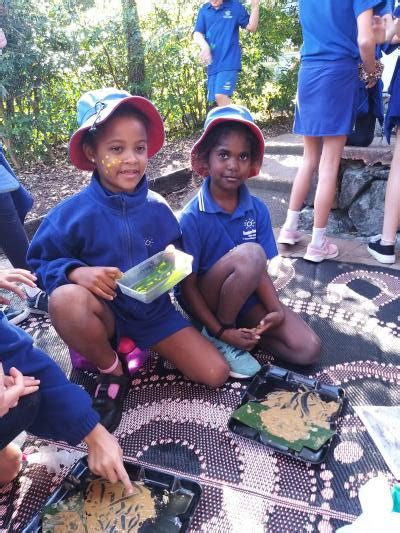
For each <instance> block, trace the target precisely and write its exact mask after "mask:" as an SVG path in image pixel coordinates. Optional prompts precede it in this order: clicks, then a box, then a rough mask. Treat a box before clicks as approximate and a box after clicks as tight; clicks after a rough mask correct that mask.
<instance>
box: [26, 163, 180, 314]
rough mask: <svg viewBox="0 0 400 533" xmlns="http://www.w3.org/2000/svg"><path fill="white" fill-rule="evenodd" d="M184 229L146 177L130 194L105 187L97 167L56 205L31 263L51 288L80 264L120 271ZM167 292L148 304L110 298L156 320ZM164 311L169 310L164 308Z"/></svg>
mask: <svg viewBox="0 0 400 533" xmlns="http://www.w3.org/2000/svg"><path fill="white" fill-rule="evenodd" d="M180 236H181V230H180V226H179V223H178V221H177V220H176V218H175V216H174V214H173V212H172V211H171V208H170V207H169V205H168V204H167V202H166V201H165V200H164V198H163V197H162V196H160V195H159V194H157V193H155V192H153V191H149V189H148V184H147V178H146V176H144V177H143V179H142V180H141V182H140V183H139V185H138V186H137V188H136V190H135V192H134V193H132V194H126V193H112V192H110V191H108V190H106V189H104V188H103V187H102V186H101V184H100V182H99V180H98V177H97V174H96V172H94V174H93V176H92V180H91V182H90V184H89V185H88V186H87V187H86V188H85V189H83V190H82V191H80V192H79V193H77V194H75V195H74V196H71V197H70V198H68V199H67V200H64V201H63V202H61V203H60V204H58V205H57V206H56V207H55V208H53V209H52V210H51V211H50V212H49V213H48V215H47V216H46V217H45V219H44V220H43V222H42V224H41V225H40V227H39V229H38V231H37V232H36V234H35V236H34V237H33V240H32V242H31V244H30V247H29V251H28V263H29V265H30V267H31V268H32V271H34V272H35V274H36V276H37V277H38V285H40V286H42V287H43V288H44V289H46V291H47V292H48V293H49V294H51V292H52V291H53V290H54V289H55V288H56V287H59V286H60V285H65V284H66V283H70V282H69V280H68V278H67V273H68V272H69V271H70V270H71V269H72V268H74V267H79V266H112V267H118V268H119V269H120V270H121V271H122V272H124V271H126V270H128V269H129V268H132V267H133V266H135V265H137V264H138V263H140V262H142V261H144V260H145V259H148V258H149V257H151V256H152V255H154V254H156V253H157V252H160V251H162V250H164V249H165V247H166V246H167V245H168V244H171V243H172V244H174V243H176V242H177V241H178V240H179V239H180ZM167 302H168V305H170V299H169V295H168V294H164V295H162V296H160V297H159V298H157V299H156V300H154V302H152V303H150V304H145V303H142V302H139V301H137V300H134V299H133V298H130V297H129V296H126V295H124V294H122V293H121V291H120V290H119V289H118V292H117V297H116V298H115V299H114V300H113V302H110V306H111V308H112V310H113V312H114V313H115V314H116V315H119V316H121V317H122V318H124V319H125V320H126V319H127V318H129V317H132V318H137V319H139V320H146V319H147V318H148V319H157V317H158V316H162V314H163V309H165V305H166V304H167ZM164 312H165V311H164Z"/></svg>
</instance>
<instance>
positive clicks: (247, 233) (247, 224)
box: [243, 218, 257, 241]
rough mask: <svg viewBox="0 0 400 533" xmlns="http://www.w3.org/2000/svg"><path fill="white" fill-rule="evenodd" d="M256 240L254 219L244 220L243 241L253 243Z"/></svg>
mask: <svg viewBox="0 0 400 533" xmlns="http://www.w3.org/2000/svg"><path fill="white" fill-rule="evenodd" d="M256 238H257V229H256V221H255V220H254V218H246V219H245V220H244V222H243V241H255V240H256Z"/></svg>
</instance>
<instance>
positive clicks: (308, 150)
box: [289, 137, 322, 211]
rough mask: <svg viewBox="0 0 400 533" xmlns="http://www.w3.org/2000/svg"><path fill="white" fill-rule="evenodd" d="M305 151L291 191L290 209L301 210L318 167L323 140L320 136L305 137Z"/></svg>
mask: <svg viewBox="0 0 400 533" xmlns="http://www.w3.org/2000/svg"><path fill="white" fill-rule="evenodd" d="M303 142H304V153H303V159H302V161H301V163H300V166H299V169H298V171H297V174H296V177H295V179H294V182H293V186H292V190H291V193H290V200H289V209H290V210H292V211H300V209H302V207H303V204H304V200H305V198H306V196H307V193H308V191H309V190H310V186H311V179H312V177H313V175H314V173H315V171H316V170H317V168H318V164H319V160H320V157H321V149H322V142H321V138H320V137H304V140H303Z"/></svg>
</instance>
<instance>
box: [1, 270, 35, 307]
mask: <svg viewBox="0 0 400 533" xmlns="http://www.w3.org/2000/svg"><path fill="white" fill-rule="evenodd" d="M17 281H18V282H20V283H25V284H26V285H29V287H36V283H35V281H36V276H35V275H34V274H32V273H31V272H29V270H25V269H23V268H10V269H9V270H1V271H0V287H1V288H2V289H7V290H8V291H12V292H14V293H15V294H17V295H18V296H19V297H20V298H21V300H26V294H25V292H24V291H23V290H22V289H20V288H19V287H18V285H16V284H15V282H17ZM9 303H10V300H8V298H5V297H4V296H1V295H0V304H9Z"/></svg>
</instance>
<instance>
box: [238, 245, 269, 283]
mask: <svg viewBox="0 0 400 533" xmlns="http://www.w3.org/2000/svg"><path fill="white" fill-rule="evenodd" d="M234 253H235V266H236V267H237V268H238V269H242V270H243V271H244V273H245V274H246V275H247V276H248V275H250V274H251V275H254V274H256V273H257V272H263V271H265V269H266V263H267V256H266V255H265V252H264V250H263V248H262V247H261V246H260V245H259V244H258V243H255V242H246V243H243V244H240V245H239V246H237V247H236V248H235V249H234Z"/></svg>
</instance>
